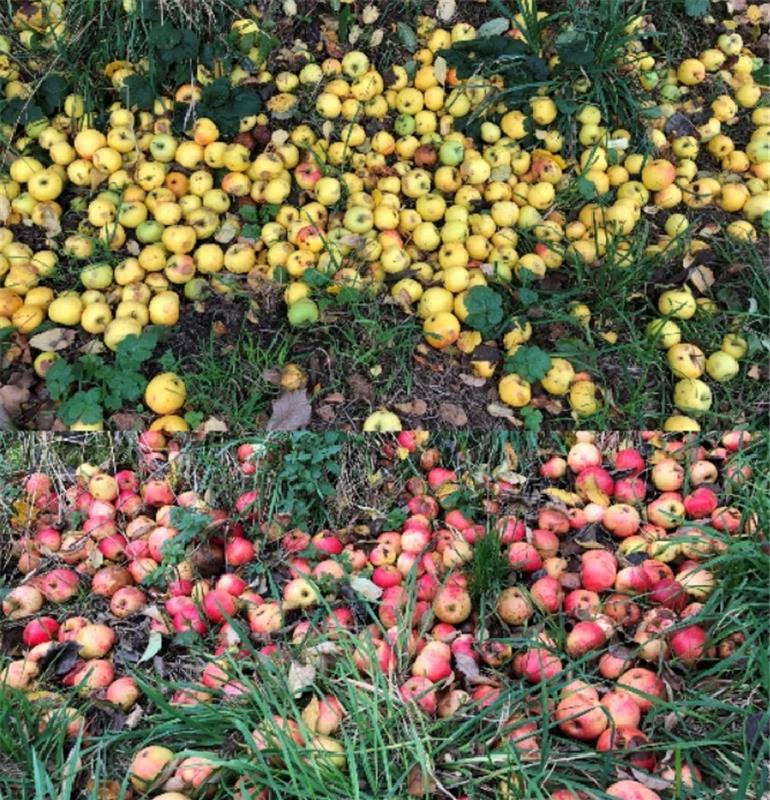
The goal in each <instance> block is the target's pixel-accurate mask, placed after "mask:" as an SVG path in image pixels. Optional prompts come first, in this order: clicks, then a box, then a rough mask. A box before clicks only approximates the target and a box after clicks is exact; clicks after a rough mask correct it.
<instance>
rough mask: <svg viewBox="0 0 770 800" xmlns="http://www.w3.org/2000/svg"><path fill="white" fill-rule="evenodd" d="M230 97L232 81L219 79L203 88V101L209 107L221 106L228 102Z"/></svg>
mask: <svg viewBox="0 0 770 800" xmlns="http://www.w3.org/2000/svg"><path fill="white" fill-rule="evenodd" d="M229 96H230V81H229V80H228V79H227V78H217V79H216V80H215V81H212V82H211V83H209V84H208V85H207V86H204V87H203V91H202V92H201V101H202V102H204V103H206V104H207V105H212V106H221V105H224V104H225V103H226V102H227V100H228V98H229Z"/></svg>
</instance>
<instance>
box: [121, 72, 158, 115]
mask: <svg viewBox="0 0 770 800" xmlns="http://www.w3.org/2000/svg"><path fill="white" fill-rule="evenodd" d="M121 94H122V95H123V102H124V103H125V104H126V106H127V107H129V108H130V107H131V106H137V107H138V108H139V109H141V110H142V111H149V110H150V109H152V107H153V104H154V102H155V89H154V88H153V86H152V84H151V83H150V81H149V80H148V79H147V78H145V77H144V76H143V75H129V76H128V77H127V78H126V80H125V81H124V82H123V88H122V89H121Z"/></svg>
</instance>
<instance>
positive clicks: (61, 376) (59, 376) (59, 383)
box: [45, 358, 75, 400]
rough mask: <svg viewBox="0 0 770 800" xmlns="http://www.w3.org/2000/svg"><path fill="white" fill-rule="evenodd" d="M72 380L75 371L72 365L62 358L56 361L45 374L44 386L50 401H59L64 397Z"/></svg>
mask: <svg viewBox="0 0 770 800" xmlns="http://www.w3.org/2000/svg"><path fill="white" fill-rule="evenodd" d="M74 380H75V371H74V370H73V368H72V365H71V364H70V363H69V362H68V361H65V360H64V359H63V358H58V359H56V361H54V362H53V364H51V366H50V367H49V368H48V371H47V372H46V373H45V385H46V388H47V389H48V394H50V395H51V399H52V400H61V399H62V398H64V397H66V395H67V393H68V392H69V389H70V386H72V384H73V382H74Z"/></svg>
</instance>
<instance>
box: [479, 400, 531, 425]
mask: <svg viewBox="0 0 770 800" xmlns="http://www.w3.org/2000/svg"><path fill="white" fill-rule="evenodd" d="M487 413H488V414H489V415H490V416H491V417H498V418H499V419H507V420H508V421H509V422H510V423H511V424H512V425H515V426H516V427H517V428H520V427H521V426H522V425H523V424H524V423H523V422H522V421H521V420H520V419H517V418H516V414H514V412H513V409H512V408H510V407H509V406H506V405H503V404H502V403H490V404H489V405H488V406H487Z"/></svg>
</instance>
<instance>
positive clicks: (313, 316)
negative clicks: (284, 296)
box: [288, 297, 319, 327]
mask: <svg viewBox="0 0 770 800" xmlns="http://www.w3.org/2000/svg"><path fill="white" fill-rule="evenodd" d="M318 316H319V315H318V306H317V305H316V304H315V303H314V302H313V301H312V300H311V299H310V298H309V297H303V298H302V299H301V300H297V302H296V303H293V304H292V305H290V306H289V311H288V318H289V323H290V324H291V325H293V326H294V327H301V326H303V325H312V324H313V323H314V322H318Z"/></svg>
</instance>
